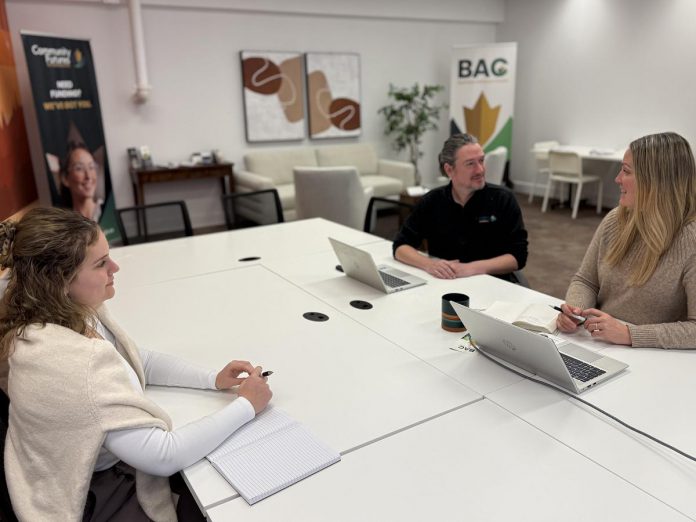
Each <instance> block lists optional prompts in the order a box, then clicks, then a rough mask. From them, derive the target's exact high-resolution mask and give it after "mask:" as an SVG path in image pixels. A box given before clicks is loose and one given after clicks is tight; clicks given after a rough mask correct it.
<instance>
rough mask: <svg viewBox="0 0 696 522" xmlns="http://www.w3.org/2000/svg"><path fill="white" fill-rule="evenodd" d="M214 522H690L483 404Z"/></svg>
mask: <svg viewBox="0 0 696 522" xmlns="http://www.w3.org/2000/svg"><path fill="white" fill-rule="evenodd" d="M208 517H209V520H211V521H212V522H218V521H219V522H227V521H230V520H244V521H252V522H253V521H267V520H302V521H305V522H310V521H317V522H319V521H322V522H323V521H325V520H332V521H337V522H340V521H355V520H360V521H386V520H400V521H423V520H476V521H480V520H491V521H495V520H534V521H558V520H564V521H575V520H577V521H586V520H631V521H655V520H660V521H662V522H664V521H668V520H675V521H677V520H679V521H685V520H688V519H687V518H686V517H684V516H682V515H680V514H679V513H677V512H676V511H675V510H674V509H672V508H670V507H669V506H666V505H665V504H663V503H661V502H659V501H658V500H656V499H654V498H652V497H650V496H649V495H646V494H644V493H643V492H642V491H640V489H638V488H636V487H635V486H633V485H631V484H629V483H627V482H626V481H624V480H622V479H621V478H620V477H618V476H616V475H615V474H613V473H611V472H609V471H607V470H605V469H603V468H602V467H600V466H598V465H597V464H595V463H594V462H592V461H591V460H589V459H587V458H585V457H583V456H582V455H580V454H578V453H577V452H575V451H573V450H572V449H570V448H568V447H567V446H565V445H563V444H561V443H559V442H557V441H555V440H553V439H552V438H550V437H548V436H546V435H544V434H543V433H542V432H540V431H538V430H536V429H534V428H533V427H531V426H529V425H528V424H527V423H525V422H524V421H522V420H520V419H518V418H517V417H515V416H513V415H511V414H510V413H508V412H506V411H505V410H503V409H502V408H500V407H498V406H496V405H494V404H492V403H491V402H489V401H481V402H477V403H475V404H472V405H470V406H467V407H466V408H463V409H461V410H457V411H455V412H452V413H449V414H447V415H444V416H442V417H439V418H437V419H433V420H432V421H430V422H427V423H424V424H420V425H418V426H416V427H414V428H411V429H409V430H406V431H404V432H401V433H398V434H396V435H394V436H392V437H389V438H387V439H384V440H381V441H379V442H377V443H375V444H371V445H369V446H367V447H365V448H362V449H361V450H360V451H356V452H353V453H350V454H348V455H345V456H344V457H343V460H342V461H341V462H339V463H338V464H335V465H334V466H332V467H330V468H328V469H325V470H323V471H322V472H321V473H318V474H316V475H314V476H312V477H309V478H307V479H305V480H304V481H302V482H300V483H298V484H295V485H294V486H292V487H291V488H289V489H286V490H284V491H281V492H280V493H277V494H276V495H273V496H271V497H269V498H267V499H265V500H262V501H261V502H259V503H257V504H255V505H253V506H251V507H250V506H249V505H247V504H246V502H244V500H243V499H241V498H239V499H235V500H232V501H230V502H226V503H224V504H222V505H219V506H217V507H213V508H211V509H210V510H208Z"/></svg>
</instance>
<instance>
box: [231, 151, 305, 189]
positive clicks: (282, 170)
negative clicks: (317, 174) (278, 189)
mask: <svg viewBox="0 0 696 522" xmlns="http://www.w3.org/2000/svg"><path fill="white" fill-rule="evenodd" d="M244 165H245V167H246V170H248V171H249V172H253V173H254V174H261V175H262V176H268V177H269V178H271V179H272V180H273V182H274V184H275V185H284V184H287V183H293V177H292V169H293V168H294V167H316V166H317V157H316V155H315V154H314V149H313V148H310V147H291V148H287V149H265V150H258V151H254V152H249V153H247V154H245V155H244Z"/></svg>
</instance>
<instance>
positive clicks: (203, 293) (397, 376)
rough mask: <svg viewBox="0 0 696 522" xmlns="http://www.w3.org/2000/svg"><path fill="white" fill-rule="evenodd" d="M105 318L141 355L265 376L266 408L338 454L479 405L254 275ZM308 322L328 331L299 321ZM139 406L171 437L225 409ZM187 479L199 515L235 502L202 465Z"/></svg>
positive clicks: (205, 278) (192, 402)
mask: <svg viewBox="0 0 696 522" xmlns="http://www.w3.org/2000/svg"><path fill="white" fill-rule="evenodd" d="M132 303H137V306H133V305H132ZM110 309H111V311H112V313H113V315H114V317H115V318H116V319H117V320H118V322H119V323H120V324H121V325H122V326H123V327H124V328H125V330H126V331H127V332H129V335H130V336H131V337H132V338H133V339H135V340H136V342H137V343H138V344H139V345H140V346H143V347H146V348H149V349H153V350H157V351H160V352H165V353H171V354H173V355H178V356H181V357H184V358H187V359H189V360H191V361H195V362H197V363H199V364H201V365H203V366H205V367H209V368H213V369H221V368H222V367H223V366H224V365H225V364H226V363H227V362H229V361H230V360H232V359H248V360H250V361H251V362H252V364H260V365H263V366H264V368H266V369H270V370H273V371H274V374H273V376H272V377H271V378H270V384H271V388H272V390H273V392H274V397H273V399H272V401H273V404H275V405H276V406H278V407H280V408H282V409H283V410H285V411H287V412H288V413H289V414H290V415H291V416H292V417H294V418H295V419H297V420H298V421H300V422H302V423H304V424H306V425H307V426H308V427H309V428H310V429H311V430H312V431H313V432H314V433H315V434H316V435H317V436H318V437H319V438H320V439H321V440H323V441H324V442H326V443H327V444H329V445H330V446H332V447H333V448H334V449H336V450H338V451H347V450H350V449H352V448H355V447H358V446H360V445H362V444H365V443H368V442H370V441H373V440H375V439H378V438H380V437H383V436H385V435H387V434H389V433H392V432H394V431H397V430H400V429H403V428H405V427H407V426H410V425H412V424H415V423H418V422H421V421H423V420H425V419H427V418H430V417H432V416H434V415H439V414H441V413H443V412H446V411H449V410H451V409H453V408H458V407H461V406H463V405H466V404H468V403H470V402H473V401H476V400H479V399H480V398H481V396H480V394H477V393H475V392H474V391H472V390H471V389H469V388H467V387H466V386H464V385H462V384H461V383H459V382H457V381H456V380H454V379H452V378H450V377H448V376H446V375H444V374H443V373H442V372H440V371H439V370H437V369H436V368H433V367H432V366H430V365H428V364H426V363H424V362H423V361H421V360H419V359H418V358H416V357H414V356H412V355H410V354H409V353H408V352H406V351H404V350H402V349H401V348H400V347H399V346H397V345H396V344H394V343H392V342H391V341H389V340H387V339H385V338H384V337H382V336H380V335H378V334H377V333H375V332H373V331H371V330H369V329H368V328H365V327H364V326H362V325H360V324H359V323H357V322H356V321H354V320H352V319H350V318H349V317H347V316H345V315H343V314H341V313H339V312H338V311H336V310H334V309H333V308H331V307H330V306H328V305H327V304H325V303H323V302H321V301H319V300H318V299H316V298H314V297H312V296H311V295H310V294H308V293H307V292H304V291H303V290H301V289H299V288H297V287H296V286H294V285H292V284H291V283H289V282H288V281H285V280H284V279H282V278H280V277H279V276H277V275H276V274H273V273H272V272H270V271H269V270H267V269H266V268H264V267H263V266H260V265H254V266H248V267H244V268H238V269H234V270H227V271H224V272H217V273H213V274H207V275H201V276H195V277H190V278H186V279H179V280H175V281H169V282H164V283H159V284H154V285H148V286H142V287H136V288H129V289H125V290H117V296H116V297H115V298H114V299H113V301H112V302H111V303H110ZM310 311H313V312H323V313H326V314H327V315H329V317H330V319H329V320H328V321H326V322H321V323H319V322H311V321H308V320H306V319H304V318H303V317H302V314H303V313H305V312H310ZM147 394H148V396H149V397H151V398H152V399H153V400H155V401H156V402H157V403H158V404H160V405H161V406H162V407H163V408H164V409H165V410H166V411H167V412H169V413H170V415H171V416H172V419H173V421H174V424H175V426H181V425H183V424H186V423H188V422H190V421H192V420H195V419H197V418H199V417H201V416H204V415H206V414H209V413H211V412H213V411H216V410H217V409H219V408H221V407H222V406H224V405H225V404H227V403H228V401H229V400H231V398H232V396H231V394H227V393H220V392H215V391H202V390H189V389H184V388H166V387H164V388H156V387H153V388H149V389H148V391H147ZM186 476H187V479H188V480H189V482H190V484H191V485H192V486H193V488H194V489H195V491H196V493H197V495H199V501H200V503H201V505H203V506H207V505H210V504H211V503H214V502H218V501H220V500H222V499H225V498H229V497H231V496H233V495H235V492H234V490H233V489H232V488H231V487H230V486H229V485H228V484H227V483H226V482H225V481H224V479H222V478H221V477H220V476H219V475H218V474H217V472H215V471H214V470H213V468H212V467H211V466H209V465H208V464H207V463H206V462H201V463H199V464H197V465H195V466H193V467H192V468H189V470H187V471H186Z"/></svg>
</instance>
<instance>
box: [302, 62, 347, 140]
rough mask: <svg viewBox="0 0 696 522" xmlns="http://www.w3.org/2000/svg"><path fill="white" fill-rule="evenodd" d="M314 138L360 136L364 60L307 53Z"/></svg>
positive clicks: (311, 123) (310, 116)
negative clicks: (361, 65)
mask: <svg viewBox="0 0 696 522" xmlns="http://www.w3.org/2000/svg"><path fill="white" fill-rule="evenodd" d="M305 69H306V72H307V105H308V114H309V137H310V138H342V137H350V136H359V135H360V56H359V55H358V54H354V53H346V54H339V53H306V54H305Z"/></svg>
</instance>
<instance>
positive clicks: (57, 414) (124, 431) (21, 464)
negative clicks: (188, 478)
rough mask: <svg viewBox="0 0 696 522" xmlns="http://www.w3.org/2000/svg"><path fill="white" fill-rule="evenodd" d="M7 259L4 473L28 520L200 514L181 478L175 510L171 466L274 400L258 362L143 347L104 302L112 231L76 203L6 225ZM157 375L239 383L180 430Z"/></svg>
mask: <svg viewBox="0 0 696 522" xmlns="http://www.w3.org/2000/svg"><path fill="white" fill-rule="evenodd" d="M0 268H9V269H10V276H9V282H8V285H7V289H6V291H5V295H4V297H3V300H2V307H0V308H1V310H0V360H2V361H5V362H8V363H9V375H8V380H7V390H6V391H7V394H8V395H9V398H10V409H9V429H8V434H7V439H6V442H5V471H6V477H7V482H8V488H9V492H10V497H11V500H12V505H13V508H14V510H15V512H16V514H17V516H18V518H19V519H20V520H90V521H97V520H128V521H137V520H158V521H159V520H177V517H178V519H179V520H196V519H200V520H202V517H201V515H200V512H198V511H197V508H196V507H195V503H194V501H193V498H192V497H191V496H190V493H188V492H187V491H185V488H184V491H182V493H188V495H185V496H182V497H181V498H180V499H179V502H178V506H176V507H175V505H174V503H173V501H172V498H173V497H172V494H171V491H170V486H169V480H168V478H167V477H169V476H170V475H172V474H174V473H176V472H178V471H180V470H181V469H183V468H185V467H187V466H190V465H191V464H193V463H194V462H196V461H198V460H200V459H201V458H203V457H204V456H205V455H207V454H208V453H210V452H211V451H212V450H213V449H215V448H216V447H217V446H218V445H219V444H220V443H221V442H223V441H224V440H225V439H226V438H227V437H228V436H229V435H230V434H231V433H232V432H234V431H235V430H236V429H237V428H239V427H240V426H242V425H243V424H244V423H246V422H247V421H249V420H251V419H252V418H254V416H255V415H256V413H258V412H260V411H261V410H263V409H264V408H265V407H266V405H267V404H268V401H269V400H270V398H271V395H272V393H271V391H270V389H269V387H268V384H267V383H266V379H265V378H263V377H262V376H261V368H260V367H254V366H252V365H251V364H250V363H249V362H247V361H232V362H230V363H229V364H227V365H226V366H225V368H223V369H222V370H221V371H219V372H215V371H209V370H207V369H204V368H200V367H198V366H195V365H192V364H190V363H187V362H185V361H182V360H180V359H178V358H175V357H172V356H168V355H163V354H159V353H156V352H151V351H148V350H144V349H139V348H138V347H137V346H136V345H135V343H134V342H133V341H132V340H131V339H130V338H129V337H128V336H127V335H126V333H125V332H124V331H123V330H122V329H121V328H120V327H119V326H118V324H117V323H116V322H115V321H114V320H113V318H112V317H111V316H110V315H109V313H108V310H107V309H106V307H105V306H104V302H105V301H107V300H108V299H110V298H112V297H113V296H114V293H115V288H114V281H115V280H114V275H115V274H116V272H118V265H117V264H116V263H115V262H114V261H113V260H112V259H111V258H110V257H109V246H108V243H107V242H106V239H105V237H104V234H103V233H102V232H101V230H100V229H99V227H98V226H97V224H96V223H95V222H94V221H92V220H90V219H88V218H85V217H83V216H82V215H80V214H78V213H77V212H73V211H69V210H64V209H57V208H36V209H33V210H30V211H29V212H28V213H27V214H26V215H25V216H24V217H23V218H22V219H21V220H20V221H19V222H18V223H14V222H9V221H6V222H4V223H1V224H0ZM6 366H7V365H6ZM242 374H247V376H246V377H243V376H241V375H242ZM147 384H154V385H166V386H186V387H192V388H209V389H227V388H231V387H233V386H239V388H238V390H237V393H238V398H237V399H236V400H234V401H232V402H231V403H230V404H229V405H227V406H226V407H225V408H223V409H221V410H220V411H218V412H216V413H214V414H212V415H209V416H207V417H203V418H201V419H199V420H197V421H195V422H192V423H190V424H188V425H186V426H183V427H181V428H177V429H176V430H174V429H172V423H171V420H170V419H169V416H168V415H167V414H166V413H165V412H164V411H163V410H162V409H161V408H159V407H158V406H157V405H156V404H155V403H153V402H152V401H151V400H149V399H148V398H147V397H146V396H145V395H144V394H143V389H144V387H145V386H146V385H147ZM192 503H193V505H192ZM187 510H188V511H187Z"/></svg>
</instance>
